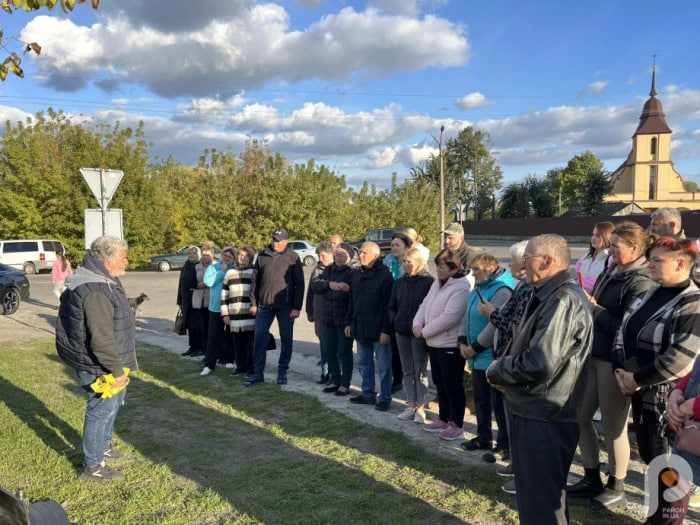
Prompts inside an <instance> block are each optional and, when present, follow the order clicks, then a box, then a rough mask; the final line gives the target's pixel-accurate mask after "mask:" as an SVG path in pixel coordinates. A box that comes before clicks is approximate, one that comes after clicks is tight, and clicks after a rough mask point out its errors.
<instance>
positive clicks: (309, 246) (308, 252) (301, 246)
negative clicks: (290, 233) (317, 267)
mask: <svg viewBox="0 0 700 525" xmlns="http://www.w3.org/2000/svg"><path fill="white" fill-rule="evenodd" d="M289 245H290V246H291V247H292V250H294V251H295V252H296V254H297V255H298V256H299V259H300V260H301V262H302V263H303V264H304V266H313V265H314V264H316V263H317V262H318V254H317V253H316V245H315V244H313V243H311V242H309V241H289Z"/></svg>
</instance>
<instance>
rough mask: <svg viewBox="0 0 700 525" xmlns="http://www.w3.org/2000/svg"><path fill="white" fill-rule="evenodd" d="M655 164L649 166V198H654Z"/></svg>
mask: <svg viewBox="0 0 700 525" xmlns="http://www.w3.org/2000/svg"><path fill="white" fill-rule="evenodd" d="M655 190H656V166H649V200H654V199H655V198H656V191H655Z"/></svg>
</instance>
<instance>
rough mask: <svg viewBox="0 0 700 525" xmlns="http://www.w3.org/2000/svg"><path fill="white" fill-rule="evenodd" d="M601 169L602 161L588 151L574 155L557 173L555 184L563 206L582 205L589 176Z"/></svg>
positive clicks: (599, 171)
mask: <svg viewBox="0 0 700 525" xmlns="http://www.w3.org/2000/svg"><path fill="white" fill-rule="evenodd" d="M602 171H603V163H602V162H601V160H600V159H599V158H598V157H596V156H595V155H594V154H593V153H591V152H590V151H586V152H584V153H582V154H581V155H576V156H575V157H573V158H572V159H571V160H569V162H568V164H567V165H566V168H564V169H563V170H560V171H559V172H558V173H557V175H556V179H557V186H558V189H559V191H560V192H561V198H562V202H563V205H564V207H566V208H573V207H575V206H582V205H583V203H584V199H585V197H586V192H587V188H588V184H589V182H588V181H589V177H590V176H592V175H594V174H599V173H601V172H602Z"/></svg>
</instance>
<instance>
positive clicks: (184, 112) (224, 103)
mask: <svg viewBox="0 0 700 525" xmlns="http://www.w3.org/2000/svg"><path fill="white" fill-rule="evenodd" d="M245 102H246V99H245V98H244V97H243V95H242V94H236V95H233V96H232V97H229V98H227V99H224V100H221V99H218V98H208V97H204V98H198V99H193V100H192V101H191V102H190V103H189V104H186V105H185V104H180V105H178V106H176V108H175V111H176V114H175V115H174V116H173V120H176V121H178V122H209V123H215V122H219V123H225V122H226V120H228V119H229V118H230V116H231V113H232V112H233V111H234V110H236V109H237V108H239V107H241V106H242V105H243V104H245Z"/></svg>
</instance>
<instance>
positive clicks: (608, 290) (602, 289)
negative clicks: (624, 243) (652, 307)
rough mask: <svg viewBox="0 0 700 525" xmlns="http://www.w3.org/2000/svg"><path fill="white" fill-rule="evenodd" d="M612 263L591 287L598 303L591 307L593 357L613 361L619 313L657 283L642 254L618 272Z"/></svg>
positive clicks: (620, 322)
mask: <svg viewBox="0 0 700 525" xmlns="http://www.w3.org/2000/svg"><path fill="white" fill-rule="evenodd" d="M616 268H617V265H616V264H614V263H613V264H611V265H610V266H608V267H607V268H606V269H605V270H604V271H603V273H601V274H600V275H599V276H598V279H597V280H596V283H595V285H594V286H593V291H592V293H591V295H593V297H594V299H595V300H596V303H597V306H595V307H593V351H592V354H593V356H594V357H598V358H600V359H606V360H608V361H612V347H613V344H614V342H615V334H617V330H618V329H619V328H620V324H622V316H623V315H624V314H625V311H626V310H627V309H628V308H629V306H630V305H631V304H632V303H633V302H634V301H635V300H637V299H639V298H640V297H642V296H643V295H644V294H645V293H646V292H647V291H648V290H649V289H651V288H653V287H655V286H656V284H655V283H654V281H652V280H651V270H649V268H647V261H646V258H645V257H640V258H639V259H637V260H636V261H634V263H632V264H631V265H630V266H629V267H628V268H627V269H626V270H622V271H617V270H616Z"/></svg>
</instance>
